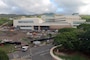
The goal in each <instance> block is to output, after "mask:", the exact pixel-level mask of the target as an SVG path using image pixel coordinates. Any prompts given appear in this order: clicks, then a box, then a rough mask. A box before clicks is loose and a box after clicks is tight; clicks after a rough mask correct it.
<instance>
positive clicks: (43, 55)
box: [9, 45, 53, 60]
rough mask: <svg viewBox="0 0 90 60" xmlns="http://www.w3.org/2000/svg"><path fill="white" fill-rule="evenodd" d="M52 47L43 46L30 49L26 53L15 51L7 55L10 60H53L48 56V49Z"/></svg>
mask: <svg viewBox="0 0 90 60" xmlns="http://www.w3.org/2000/svg"><path fill="white" fill-rule="evenodd" d="M52 47H53V45H45V46H40V47H33V48H30V49H29V50H28V51H26V52H22V51H17V52H14V53H11V54H9V58H10V60H12V59H17V58H19V59H20V60H22V59H26V60H53V59H52V57H51V56H50V52H49V51H50V49H51V48H52Z"/></svg>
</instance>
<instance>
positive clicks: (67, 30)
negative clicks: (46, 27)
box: [58, 28, 77, 33]
mask: <svg viewBox="0 0 90 60" xmlns="http://www.w3.org/2000/svg"><path fill="white" fill-rule="evenodd" d="M75 30H77V29H76V28H63V29H59V31H58V32H59V33H63V32H70V31H75Z"/></svg>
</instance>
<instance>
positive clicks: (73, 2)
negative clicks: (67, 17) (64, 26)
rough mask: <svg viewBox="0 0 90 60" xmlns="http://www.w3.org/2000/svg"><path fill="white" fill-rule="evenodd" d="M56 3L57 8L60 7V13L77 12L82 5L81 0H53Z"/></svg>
mask: <svg viewBox="0 0 90 60" xmlns="http://www.w3.org/2000/svg"><path fill="white" fill-rule="evenodd" d="M53 1H54V2H55V3H56V4H57V6H58V7H57V8H58V9H62V11H61V12H60V13H64V14H71V13H79V8H80V7H81V6H83V5H84V3H83V2H82V0H53Z"/></svg>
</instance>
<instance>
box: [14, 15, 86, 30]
mask: <svg viewBox="0 0 90 60" xmlns="http://www.w3.org/2000/svg"><path fill="white" fill-rule="evenodd" d="M85 21H86V20H82V19H81V17H80V16H78V15H67V16H63V15H50V16H46V15H43V16H42V17H41V18H21V19H17V20H13V26H14V27H17V28H19V29H30V30H48V29H60V28H66V27H76V26H78V25H80V24H81V23H84V22H85Z"/></svg>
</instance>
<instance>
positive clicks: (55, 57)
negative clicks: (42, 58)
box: [50, 45, 63, 60]
mask: <svg viewBox="0 0 90 60" xmlns="http://www.w3.org/2000/svg"><path fill="white" fill-rule="evenodd" d="M59 46H61V45H59ZM57 47H58V46H55V47H53V48H51V49H50V55H51V56H52V57H53V58H54V59H55V60H63V59H61V58H59V57H58V56H56V55H54V54H53V50H54V49H55V48H57Z"/></svg>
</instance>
